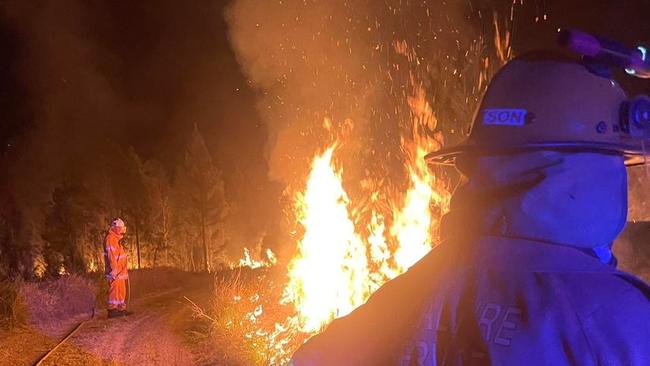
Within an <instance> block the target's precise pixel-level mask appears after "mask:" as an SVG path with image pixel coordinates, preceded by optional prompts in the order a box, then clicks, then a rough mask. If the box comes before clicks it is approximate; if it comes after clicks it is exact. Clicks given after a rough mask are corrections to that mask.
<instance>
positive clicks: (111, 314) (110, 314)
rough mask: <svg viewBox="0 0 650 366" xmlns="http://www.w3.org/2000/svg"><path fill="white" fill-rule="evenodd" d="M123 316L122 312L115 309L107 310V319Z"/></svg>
mask: <svg viewBox="0 0 650 366" xmlns="http://www.w3.org/2000/svg"><path fill="white" fill-rule="evenodd" d="M120 316H123V315H122V312H121V311H119V310H117V309H108V318H109V319H110V318H117V317H120Z"/></svg>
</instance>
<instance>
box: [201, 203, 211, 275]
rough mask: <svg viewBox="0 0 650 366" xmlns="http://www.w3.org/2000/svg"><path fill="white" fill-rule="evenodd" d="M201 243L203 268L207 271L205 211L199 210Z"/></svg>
mask: <svg viewBox="0 0 650 366" xmlns="http://www.w3.org/2000/svg"><path fill="white" fill-rule="evenodd" d="M201 243H202V244H203V270H204V271H205V272H209V268H208V243H207V241H206V240H205V212H204V211H203V212H201Z"/></svg>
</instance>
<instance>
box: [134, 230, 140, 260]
mask: <svg viewBox="0 0 650 366" xmlns="http://www.w3.org/2000/svg"><path fill="white" fill-rule="evenodd" d="M138 226H139V225H138V219H137V218H136V219H135V249H136V251H137V253H138V254H137V255H138V269H140V233H139V232H138Z"/></svg>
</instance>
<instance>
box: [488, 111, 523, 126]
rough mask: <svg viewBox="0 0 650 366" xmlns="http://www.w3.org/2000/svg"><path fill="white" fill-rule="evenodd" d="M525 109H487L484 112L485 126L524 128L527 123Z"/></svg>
mask: <svg viewBox="0 0 650 366" xmlns="http://www.w3.org/2000/svg"><path fill="white" fill-rule="evenodd" d="M527 113H528V111H527V110H525V109H486V110H484V111H483V124H484V125H498V126H523V125H524V124H525V122H526V114H527Z"/></svg>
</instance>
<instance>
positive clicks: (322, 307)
mask: <svg viewBox="0 0 650 366" xmlns="http://www.w3.org/2000/svg"><path fill="white" fill-rule="evenodd" d="M334 149H335V146H333V147H330V148H329V149H327V151H325V153H324V154H323V155H321V156H318V157H316V159H314V162H313V165H312V171H311V173H310V176H309V180H308V181H307V189H306V190H305V193H304V195H299V197H298V200H297V204H296V206H297V209H298V211H299V213H300V223H301V224H302V226H303V227H304V229H305V234H304V237H303V239H302V240H301V241H300V243H299V244H298V254H297V255H296V257H295V258H294V260H293V261H292V262H291V264H290V266H289V283H288V285H287V287H286V289H285V294H284V299H283V300H284V301H286V302H291V303H293V304H294V305H295V307H296V309H297V310H298V311H299V320H300V329H301V331H303V332H307V333H311V332H315V331H318V330H320V329H321V328H322V326H323V325H325V324H327V323H329V322H330V321H331V320H332V319H334V318H335V317H339V316H343V315H346V314H348V313H349V312H351V311H352V310H354V308H356V307H357V306H359V305H361V304H362V303H363V302H364V301H365V300H366V299H367V297H368V295H369V292H370V289H369V286H368V283H367V279H368V276H369V270H368V265H367V263H368V260H367V257H366V248H365V245H364V243H363V241H362V240H361V238H360V237H359V235H357V234H356V232H355V227H354V223H353V221H352V220H351V218H350V213H349V210H348V208H347V205H348V202H349V200H348V196H347V194H346V192H345V190H344V189H343V185H342V183H341V173H340V172H336V171H335V170H334V168H333V166H332V154H333V152H334Z"/></svg>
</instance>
